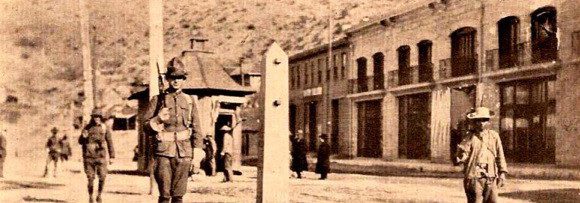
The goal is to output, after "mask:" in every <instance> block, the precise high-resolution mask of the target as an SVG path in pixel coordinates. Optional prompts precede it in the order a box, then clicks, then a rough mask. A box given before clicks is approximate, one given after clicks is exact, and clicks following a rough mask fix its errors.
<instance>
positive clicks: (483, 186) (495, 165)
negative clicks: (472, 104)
mask: <svg viewBox="0 0 580 203" xmlns="http://www.w3.org/2000/svg"><path fill="white" fill-rule="evenodd" d="M490 118H491V113H490V110H489V109H488V108H485V107H479V108H477V109H475V112H473V113H470V114H468V115H467V119H468V120H469V121H470V123H471V125H472V128H471V129H472V130H471V131H470V132H469V133H468V135H467V136H466V137H465V138H464V139H463V141H462V142H461V143H460V144H459V146H458V147H457V162H458V163H463V164H464V169H463V170H464V176H465V178H464V180H463V186H464V189H465V194H466V196H467V201H468V202H470V203H472V202H497V201H498V190H497V187H503V185H504V183H505V179H506V177H505V176H506V174H507V165H506V160H505V157H504V152H503V147H502V144H501V139H500V137H499V135H498V133H497V132H495V131H493V130H489V129H485V128H486V127H487V126H488V125H489V120H490Z"/></svg>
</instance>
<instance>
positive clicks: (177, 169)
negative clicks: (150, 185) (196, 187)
mask: <svg viewBox="0 0 580 203" xmlns="http://www.w3.org/2000/svg"><path fill="white" fill-rule="evenodd" d="M155 159H156V166H155V181H156V182H157V187H158V188H159V202H169V199H171V198H172V197H173V199H174V201H173V202H176V201H175V200H177V199H179V200H180V199H181V198H180V197H182V196H183V195H185V193H186V191H187V177H188V173H189V169H190V167H191V158H176V157H165V156H157V157H156V158H155Z"/></svg>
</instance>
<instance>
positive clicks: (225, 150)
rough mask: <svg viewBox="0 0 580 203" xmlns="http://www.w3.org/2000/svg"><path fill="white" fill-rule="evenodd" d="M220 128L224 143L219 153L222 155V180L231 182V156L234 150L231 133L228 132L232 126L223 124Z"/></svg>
mask: <svg viewBox="0 0 580 203" xmlns="http://www.w3.org/2000/svg"><path fill="white" fill-rule="evenodd" d="M220 130H221V131H222V132H223V133H224V141H223V144H224V145H223V147H222V151H221V153H220V155H221V156H222V161H223V164H224V181H223V182H233V179H232V175H233V169H232V164H233V157H232V155H233V152H234V138H233V137H232V134H230V131H231V130H232V128H230V127H229V126H227V125H224V126H223V127H222V128H221V129H220Z"/></svg>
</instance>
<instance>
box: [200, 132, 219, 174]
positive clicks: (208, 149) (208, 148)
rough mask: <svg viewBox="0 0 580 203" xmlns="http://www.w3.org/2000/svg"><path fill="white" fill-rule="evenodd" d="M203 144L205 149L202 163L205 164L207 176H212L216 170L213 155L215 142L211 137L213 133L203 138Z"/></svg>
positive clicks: (215, 147)
mask: <svg viewBox="0 0 580 203" xmlns="http://www.w3.org/2000/svg"><path fill="white" fill-rule="evenodd" d="M203 145H204V151H205V159H204V161H203V163H204V164H205V168H204V169H205V172H206V175H207V176H214V175H215V170H216V163H215V155H216V149H217V144H216V143H215V140H214V139H213V135H211V134H208V135H206V137H205V138H203Z"/></svg>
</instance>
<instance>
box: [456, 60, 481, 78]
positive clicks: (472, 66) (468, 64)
mask: <svg viewBox="0 0 580 203" xmlns="http://www.w3.org/2000/svg"><path fill="white" fill-rule="evenodd" d="M477 67H478V60H477V54H474V55H473V56H469V57H457V58H451V76H453V77H461V76H465V75H470V74H475V73H477Z"/></svg>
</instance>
